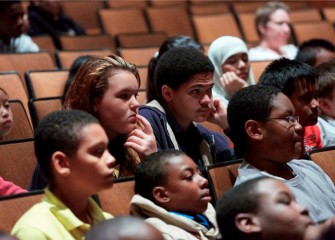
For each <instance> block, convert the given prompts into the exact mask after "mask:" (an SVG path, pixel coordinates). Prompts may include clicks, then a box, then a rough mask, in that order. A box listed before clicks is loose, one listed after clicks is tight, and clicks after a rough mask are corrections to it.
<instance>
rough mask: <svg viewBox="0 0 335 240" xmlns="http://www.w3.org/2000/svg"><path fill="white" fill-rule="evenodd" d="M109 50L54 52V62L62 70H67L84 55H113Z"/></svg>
mask: <svg viewBox="0 0 335 240" xmlns="http://www.w3.org/2000/svg"><path fill="white" fill-rule="evenodd" d="M113 53H114V52H113V51H112V50H111V49H107V48H106V49H98V50H77V51H75V50H73V51H56V60H57V63H58V65H59V67H61V68H63V69H69V68H70V67H71V65H72V63H73V62H74V60H76V59H77V58H78V57H80V56H84V55H94V56H103V57H106V56H108V55H111V54H113Z"/></svg>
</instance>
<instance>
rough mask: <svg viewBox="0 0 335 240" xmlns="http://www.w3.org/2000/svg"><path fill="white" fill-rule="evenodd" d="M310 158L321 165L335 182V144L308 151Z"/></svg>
mask: <svg viewBox="0 0 335 240" xmlns="http://www.w3.org/2000/svg"><path fill="white" fill-rule="evenodd" d="M307 155H308V156H309V158H310V159H311V160H312V161H313V162H315V163H316V164H317V165H319V166H320V167H321V168H322V170H323V171H324V172H325V173H326V174H327V175H328V176H329V177H330V179H331V180H332V181H333V183H334V184H335V146H332V147H324V148H321V149H316V150H313V151H310V152H307Z"/></svg>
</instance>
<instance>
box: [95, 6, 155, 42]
mask: <svg viewBox="0 0 335 240" xmlns="http://www.w3.org/2000/svg"><path fill="white" fill-rule="evenodd" d="M99 17H100V21H101V23H102V26H103V29H104V31H105V33H107V34H109V35H110V36H113V37H114V36H116V35H118V34H121V33H141V32H142V33H143V32H149V27H148V25H147V23H146V20H145V17H144V14H143V11H142V10H141V9H136V8H117V9H101V10H99ZM115 23H117V24H115Z"/></svg>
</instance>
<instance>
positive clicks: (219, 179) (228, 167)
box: [206, 159, 242, 201]
mask: <svg viewBox="0 0 335 240" xmlns="http://www.w3.org/2000/svg"><path fill="white" fill-rule="evenodd" d="M241 162H242V160H241V159H237V160H232V161H227V162H222V163H217V164H213V165H210V166H208V167H207V168H206V172H207V175H208V181H209V186H210V187H211V189H212V194H213V197H214V201H216V200H218V199H219V198H220V197H221V196H222V194H223V193H225V192H226V191H227V190H229V189H230V188H232V187H233V186H234V183H235V181H236V178H237V175H238V168H239V166H240V163H241Z"/></svg>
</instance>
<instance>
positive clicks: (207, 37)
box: [192, 13, 241, 44]
mask: <svg viewBox="0 0 335 240" xmlns="http://www.w3.org/2000/svg"><path fill="white" fill-rule="evenodd" d="M192 20H193V24H194V28H195V32H196V35H197V37H198V39H199V42H200V43H202V44H209V43H211V42H213V41H214V40H215V39H217V38H219V37H221V36H223V35H228V36H235V37H239V38H241V33H240V30H239V28H238V25H237V23H236V21H235V19H234V17H233V15H231V14H230V13H226V14H216V15H195V16H193V17H192Z"/></svg>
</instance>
